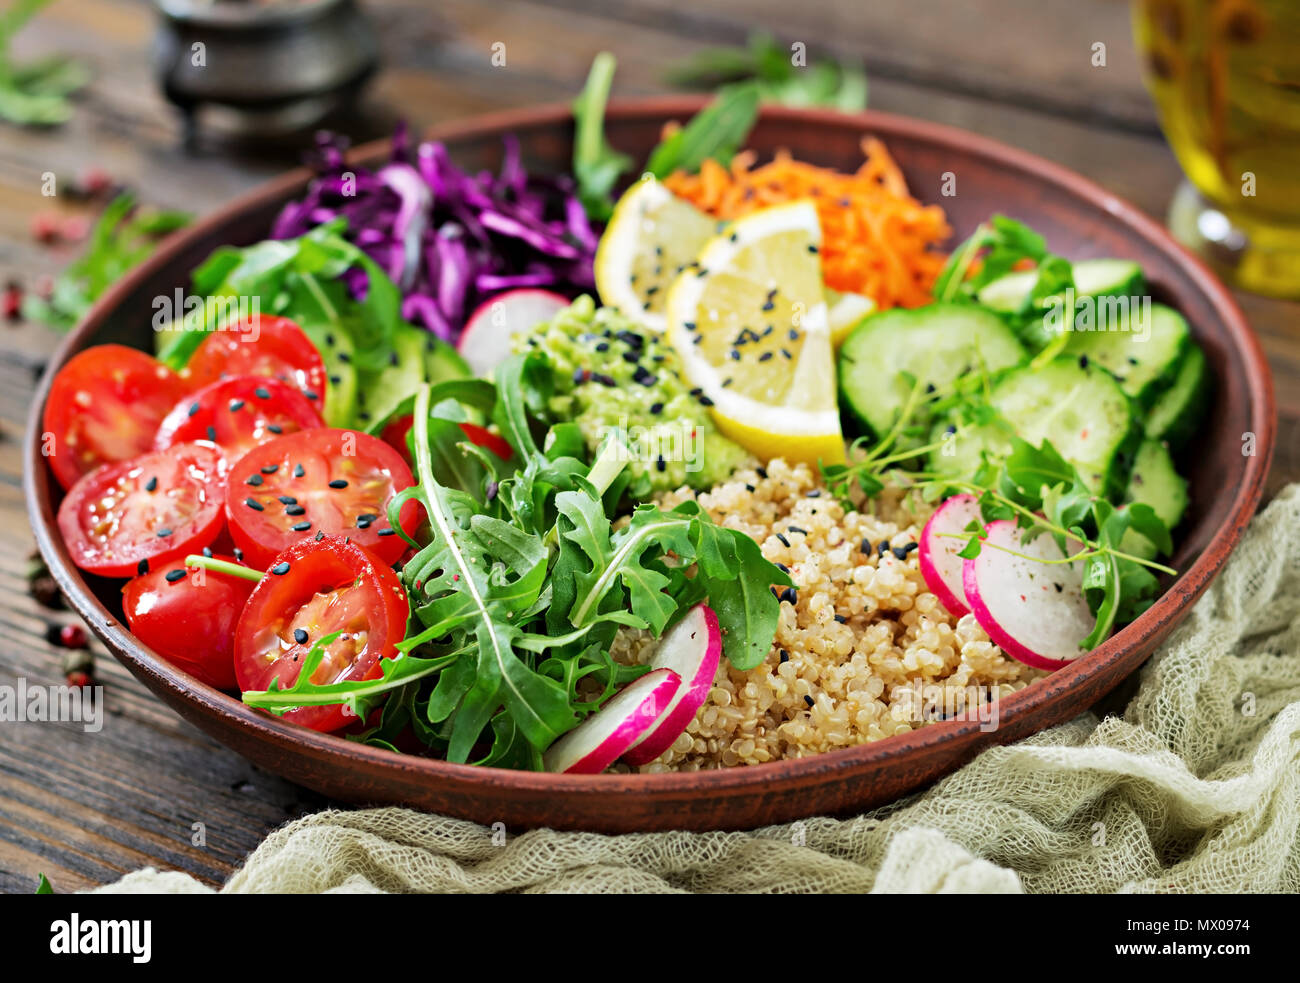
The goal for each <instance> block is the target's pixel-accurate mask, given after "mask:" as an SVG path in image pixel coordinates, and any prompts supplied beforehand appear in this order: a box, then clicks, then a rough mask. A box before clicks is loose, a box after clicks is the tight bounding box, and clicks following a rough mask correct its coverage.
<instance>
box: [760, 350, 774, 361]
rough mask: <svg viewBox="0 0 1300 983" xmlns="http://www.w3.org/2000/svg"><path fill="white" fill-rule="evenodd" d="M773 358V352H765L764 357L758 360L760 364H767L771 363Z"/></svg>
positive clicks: (761, 356)
mask: <svg viewBox="0 0 1300 983" xmlns="http://www.w3.org/2000/svg"><path fill="white" fill-rule="evenodd" d="M771 358H772V353H771V352H763V354H762V355H760V356H758V360H759V361H760V362H767V361H770V360H771Z"/></svg>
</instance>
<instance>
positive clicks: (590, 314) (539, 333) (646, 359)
mask: <svg viewBox="0 0 1300 983" xmlns="http://www.w3.org/2000/svg"><path fill="white" fill-rule="evenodd" d="M515 348H516V350H518V351H535V352H541V353H542V354H544V355H545V356H546V358H547V361H548V364H549V365H550V367H551V370H552V372H553V373H554V386H555V395H554V396H553V397H552V399H551V400H550V405H549V407H548V409H549V411H550V414H551V416H552V421H553V422H557V423H558V422H562V421H573V422H575V423H577V424H578V426H579V428H580V429H581V430H582V435H583V437H584V438H585V440H586V442H587V449H588V451H590V452H593V453H594V452H595V450H596V448H597V447H599V446H600V444H601V443H602V441H603V440H604V439H605V437H606V435H607V434H608V433H610V432H611V431H614V432H616V433H617V434H619V435H620V436H621V437H622V439H623V441H624V443H625V444H626V445H627V446H628V447H630V448H631V449H632V454H631V462H630V464H629V465H628V468H629V471H630V472H631V474H632V478H633V482H632V486H631V488H630V491H631V493H632V494H633V495H634V496H638V495H646V494H649V493H651V492H656V491H667V490H669V489H673V488H680V487H681V486H682V485H689V486H690V487H692V488H708V487H710V486H712V485H715V484H717V483H718V482H720V481H723V480H724V479H726V478H727V477H729V476H730V475H731V473H732V472H733V471H735V470H736V469H737V468H740V467H743V466H745V465H748V464H752V463H753V458H751V457H750V456H749V453H748V452H747V451H746V450H745V449H744V448H743V447H741V446H740V445H739V444H736V443H734V442H732V441H730V440H728V439H727V438H726V437H724V436H722V434H720V433H718V431H717V428H716V427H714V425H713V421H712V420H711V419H710V418H709V411H708V407H707V405H706V402H707V401H706V400H704V399H703V398H702V397H701V395H700V393H699V391H698V390H692V389H691V388H690V384H689V383H688V382H686V381H685V380H684V379H683V378H682V377H681V375H680V371H681V369H680V366H679V364H678V360H677V355H676V353H675V352H674V351H673V349H672V346H670V345H669V344H668V342H667V341H665V340H663V339H662V338H660V337H659V336H658V335H656V334H654V333H652V332H649V331H645V330H642V329H640V328H639V326H638V325H636V324H634V323H633V322H631V321H629V320H628V319H627V318H625V317H623V315H622V314H620V313H619V312H618V311H616V310H614V309H613V308H610V307H600V308H598V307H597V306H596V304H595V302H594V301H593V300H592V299H591V298H590V297H587V296H583V297H579V298H578V299H577V300H575V301H574V302H573V304H572V305H570V306H569V307H568V308H566V309H565V310H562V311H560V313H559V314H557V315H556V316H555V317H554V319H552V320H551V321H549V322H547V323H545V324H541V325H538V326H537V328H536V329H535V330H534V331H533V332H532V333H530V334H528V335H524V336H519V337H517V338H516V341H515Z"/></svg>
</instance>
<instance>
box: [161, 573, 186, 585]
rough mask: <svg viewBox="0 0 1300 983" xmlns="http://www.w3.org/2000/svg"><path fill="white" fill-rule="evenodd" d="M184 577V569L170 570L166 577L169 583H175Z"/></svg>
mask: <svg viewBox="0 0 1300 983" xmlns="http://www.w3.org/2000/svg"><path fill="white" fill-rule="evenodd" d="M184 577H185V571H184V570H168V571H167V573H166V575H165V577H164V579H165V580H166V581H167V583H169V584H174V583H176V581H178V580H182V579H183V578H184Z"/></svg>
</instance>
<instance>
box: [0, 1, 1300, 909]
mask: <svg viewBox="0 0 1300 983" xmlns="http://www.w3.org/2000/svg"><path fill="white" fill-rule="evenodd" d="M368 5H369V6H370V7H371V8H372V9H373V10H374V12H375V14H376V15H377V19H378V20H379V23H380V28H381V31H382V34H383V38H384V57H385V67H384V69H383V71H382V72H381V74H380V75H379V76H378V77H377V79H376V81H375V83H374V84H373V85H372V87H371V88H370V90H369V94H368V97H367V100H366V104H365V106H364V108H363V111H361V112H360V113H358V114H356V117H355V118H354V119H352V120H351V121H349V122H348V124H347V125H348V127H349V132H352V133H353V134H355V135H356V136H357V137H358V138H368V137H371V136H376V135H381V134H382V133H383V132H385V131H386V130H387V129H388V127H389V125H390V124H391V121H392V120H393V119H395V118H396V117H397V116H399V115H400V116H404V117H406V118H407V119H409V120H410V121H411V122H412V124H414V125H416V126H417V128H418V126H420V125H424V124H429V123H433V122H436V121H439V120H445V119H451V118H455V117H460V116H467V115H470V114H473V113H477V112H480V111H484V110H489V109H495V108H501V107H506V106H513V105H521V104H525V103H533V102H541V101H551V100H558V99H567V98H569V97H571V96H572V95H573V94H574V93H575V92H576V91H577V90H578V88H579V87H580V85H581V82H582V79H583V77H584V76H585V73H586V70H587V67H588V65H589V64H590V61H591V57H592V55H593V54H594V53H595V52H597V51H598V50H602V49H609V50H612V51H613V52H614V53H615V54H616V55H617V56H618V60H619V73H618V80H617V84H616V89H617V92H618V93H619V94H621V95H629V96H630V95H638V94H647V93H652V92H656V91H662V90H663V88H664V85H663V82H662V79H661V76H662V72H663V69H664V67H665V66H666V65H667V64H669V63H671V62H673V61H676V60H677V59H680V58H682V57H684V56H687V55H689V54H690V53H691V52H693V51H696V50H698V49H699V48H701V47H703V46H705V45H712V44H735V43H740V42H742V41H743V40H744V39H745V37H746V36H747V34H748V33H749V31H750V30H751V29H752V28H753V27H755V26H762V27H764V28H766V29H767V30H769V31H771V32H773V33H775V34H776V35H777V36H779V37H781V38H783V39H786V40H787V41H790V42H793V41H802V42H803V43H804V44H805V45H806V47H807V51H808V56H809V59H810V61H811V60H815V59H816V58H817V57H818V56H819V55H822V54H826V53H838V54H852V55H857V56H859V57H861V58H862V59H863V60H864V61H865V63H866V65H867V68H868V71H869V75H870V81H871V104H872V105H873V106H874V107H875V108H878V109H884V110H890V111H893V112H898V113H906V114H911V115H914V116H920V117H925V118H928V119H934V120H938V121H941V122H944V123H950V124H953V125H956V126H961V127H965V128H967V129H970V130H974V131H977V132H980V133H983V134H985V135H987V136H990V137H993V138H995V139H998V140H1003V141H1006V142H1007V143H1010V144H1014V145H1016V146H1019V147H1023V148H1025V149H1027V150H1030V151H1033V152H1035V153H1038V154H1041V155H1043V156H1045V157H1049V158H1052V159H1054V160H1057V161H1060V162H1061V163H1063V164H1066V165H1068V166H1070V167H1072V168H1074V169H1076V170H1078V171H1080V172H1082V173H1083V174H1085V175H1087V176H1089V177H1091V178H1093V179H1095V180H1097V181H1099V182H1100V183H1101V184H1103V185H1105V186H1107V187H1108V188H1110V189H1111V190H1113V191H1115V192H1116V193H1118V194H1120V195H1122V196H1123V197H1125V198H1128V199H1129V200H1131V201H1133V202H1135V203H1136V204H1137V205H1138V206H1140V207H1142V208H1144V209H1146V210H1147V211H1148V212H1150V213H1151V214H1153V215H1157V216H1161V215H1163V214H1164V209H1165V207H1166V204H1167V202H1168V199H1169V197H1170V194H1171V192H1172V190H1173V188H1174V187H1175V185H1176V183H1177V182H1178V180H1179V171H1178V167H1177V165H1176V163H1175V161H1174V159H1173V157H1172V155H1171V154H1170V152H1169V150H1168V148H1167V147H1166V145H1165V143H1164V141H1163V140H1162V138H1161V136H1160V133H1159V130H1158V129H1157V127H1156V123H1155V119H1154V115H1153V113H1152V110H1151V107H1150V104H1149V103H1148V101H1147V98H1146V95H1145V93H1144V92H1143V90H1142V87H1141V82H1140V78H1139V73H1138V67H1137V65H1136V61H1135V57H1134V51H1133V45H1132V41H1131V36H1130V28H1129V21H1128V8H1127V4H1125V3H1122V2H1118V0H1110V2H1098V0H1094V2H1086V3H1084V2H1070V3H1067V2H1065V0H1055V2H1052V3H1042V2H1041V0H985V2H981V3H978V4H974V3H966V2H962V0H946V2H939V0H872V2H870V3H863V2H861V0H840V2H816V0H804V2H802V3H798V4H791V3H788V2H787V0H750V2H746V3H737V2H729V0H695V2H693V3H691V4H689V5H683V4H681V3H680V2H676V0H554V2H545V0H493V2H491V3H490V4H489V3H486V2H481V3H480V2H474V0H437V2H436V3H431V2H429V0H370V2H369V4H368ZM683 8H685V9H683ZM152 29H153V14H152V10H151V7H150V5H149V4H148V3H147V2H145V0H57V2H55V3H54V4H53V5H52V6H51V7H50V8H48V9H47V10H46V11H45V12H44V13H43V14H42V15H41V16H40V18H39V19H38V20H37V21H36V22H34V23H33V24H32V25H31V26H30V27H29V28H28V30H27V31H26V32H25V33H24V34H23V35H21V36H20V39H19V53H20V54H28V53H30V54H40V53H44V52H47V51H63V52H67V53H71V54H74V55H76V56H78V57H80V58H81V59H83V60H84V61H85V62H86V63H87V64H88V65H90V66H92V67H93V69H94V72H95V81H94V83H93V84H92V86H91V88H90V89H89V91H88V92H87V93H86V94H85V96H84V97H83V98H82V99H81V100H80V102H79V104H78V109H77V113H76V117H75V119H74V120H73V121H72V122H70V123H69V124H67V125H66V126H63V127H61V128H58V129H55V130H49V131H32V130H17V129H14V128H12V127H7V126H0V283H2V282H4V281H6V280H8V279H10V278H16V279H19V280H21V281H23V282H25V283H29V284H30V283H32V282H33V281H34V279H35V277H36V276H37V275H38V274H40V273H42V272H53V271H55V270H57V269H58V268H59V267H60V266H61V265H62V264H63V263H64V262H66V259H67V256H66V254H64V255H60V254H57V253H51V252H49V251H48V250H45V249H42V248H41V247H39V246H38V245H37V244H36V243H35V242H34V241H33V240H32V239H31V237H30V234H29V231H28V227H29V222H30V219H31V217H32V216H33V215H34V214H36V213H38V212H41V211H45V210H48V209H50V208H51V207H54V208H57V209H61V210H62V209H65V208H66V209H67V210H69V211H71V210H73V209H75V208H76V207H77V206H75V205H73V204H71V203H68V204H66V205H65V200H66V199H64V198H56V199H55V200H54V201H53V202H52V201H51V200H50V199H48V198H43V197H42V196H41V180H42V177H41V176H42V174H43V172H46V171H54V172H56V173H57V174H58V175H60V176H61V177H71V176H75V175H76V174H77V173H79V172H80V171H81V170H82V169H83V168H85V167H87V166H89V165H91V164H95V165H99V166H102V167H104V168H106V169H107V170H108V171H109V172H110V173H111V174H112V175H113V176H114V177H115V178H117V179H119V180H121V181H123V182H125V183H127V184H129V185H131V186H133V187H135V188H137V189H139V191H140V193H141V195H142V197H143V198H144V199H145V200H146V201H148V202H150V203H152V204H157V205H165V206H171V207H180V208H185V209H189V210H191V211H195V212H203V211H206V210H208V209H211V208H213V207H215V206H216V205H218V204H219V203H221V202H223V201H225V200H226V199H228V198H229V197H230V196H232V195H234V194H235V193H237V192H239V191H242V190H245V189H247V188H249V187H251V186H252V185H255V184H257V183H258V182H259V181H261V180H263V179H264V178H266V177H268V176H270V175H272V174H274V173H276V172H278V171H280V170H283V169H284V168H285V167H286V166H289V165H291V164H293V163H294V162H295V161H296V158H297V154H298V152H299V148H300V147H301V145H302V140H301V139H299V140H297V141H277V142H266V141H264V142H261V143H252V144H250V143H247V142H245V143H237V142H232V141H229V140H217V139H211V140H208V141H207V142H206V143H205V144H204V145H203V146H202V147H201V148H200V149H199V150H198V151H196V152H187V151H185V150H184V149H183V148H182V147H181V146H180V141H179V139H178V138H179V134H180V127H179V125H178V121H177V119H176V118H175V116H174V115H173V113H172V112H171V111H170V109H169V107H168V106H167V105H166V104H165V103H164V102H163V101H162V99H161V97H160V96H159V94H158V92H157V90H156V89H155V86H154V84H153V80H152V77H151V74H150V70H149V67H148V58H147V51H148V41H149V37H150V35H151V32H152ZM498 41H499V42H503V43H504V44H505V54H506V64H505V66H503V67H499V66H494V64H493V62H492V60H491V54H492V50H493V45H494V43H495V42H498ZM1096 42H1101V43H1103V44H1104V45H1105V46H1106V65H1105V66H1104V67H1094V66H1093V65H1092V54H1093V50H1094V49H1093V45H1094V44H1095V43H1096ZM65 186H66V185H65ZM918 193H919V194H921V195H922V196H923V197H924V196H925V195H926V191H925V189H918ZM1239 300H1240V302H1241V304H1242V307H1243V308H1244V309H1245V311H1246V314H1247V316H1248V317H1249V319H1250V321H1251V323H1252V324H1253V325H1254V327H1255V329H1256V330H1257V331H1258V332H1259V335H1260V337H1261V339H1262V341H1263V343H1264V346H1265V348H1266V350H1267V352H1268V355H1269V358H1270V361H1271V362H1272V366H1273V371H1274V374H1275V383H1276V387H1277V396H1278V405H1279V409H1280V413H1281V426H1280V431H1279V436H1278V447H1277V457H1276V462H1275V465H1274V468H1273V472H1272V476H1271V481H1270V493H1271V492H1274V491H1276V490H1277V489H1278V488H1280V487H1281V486H1282V485H1284V484H1285V483H1287V482H1290V481H1295V480H1297V479H1300V328H1297V326H1296V325H1297V324H1300V305H1298V304H1294V303H1286V302H1282V301H1276V300H1269V299H1265V298H1262V297H1255V296H1251V295H1247V294H1241V295H1239ZM57 341H58V339H57V337H55V336H54V335H52V334H50V333H49V332H47V331H45V330H44V329H42V328H39V327H36V326H31V325H19V326H11V327H3V328H0V349H2V352H0V516H3V519H4V521H3V522H0V625H2V626H3V627H2V629H0V684H9V685H12V684H13V683H14V681H15V679H16V678H17V677H25V678H27V679H28V680H29V681H30V682H32V683H39V684H50V683H58V682H60V681H61V675H62V673H61V669H60V659H61V652H60V650H58V649H56V648H55V647H53V646H51V645H49V644H48V643H47V642H46V640H45V639H46V636H45V632H46V628H47V626H48V624H49V623H50V622H51V621H52V620H53V621H68V620H71V616H70V615H67V614H52V613H51V612H49V611H47V610H45V609H43V608H41V607H40V606H39V605H37V604H36V603H35V602H34V601H33V600H32V599H31V598H30V597H28V595H27V593H26V590H25V580H24V567H25V564H26V556H27V554H28V551H29V550H30V548H31V537H30V531H29V529H28V527H27V521H26V516H25V512H24V506H23V500H22V492H21V475H20V467H21V465H20V463H19V461H20V454H19V448H20V440H21V434H22V431H23V427H24V423H25V419H26V414H27V410H28V406H29V403H30V401H31V395H32V390H33V385H34V382H35V377H36V374H37V373H38V372H39V369H40V367H41V365H42V362H43V360H44V359H45V358H46V357H47V356H48V355H49V353H50V352H51V351H52V350H53V348H54V346H55V344H56V343H57ZM98 675H99V678H100V680H101V681H102V682H103V683H104V684H105V686H106V691H107V700H108V719H107V722H106V724H105V726H104V729H103V731H102V732H101V733H99V734H97V735H89V734H84V733H82V731H81V730H80V728H78V727H77V726H75V725H71V724H67V725H65V724H30V723H28V724H16V723H11V724H6V725H4V727H3V730H0V890H5V891H15V892H26V891H30V890H32V888H33V886H34V884H35V880H36V876H37V873H38V872H44V873H45V874H46V875H47V876H48V877H49V878H50V879H51V881H52V882H53V883H54V885H55V887H56V889H58V890H65V891H70V890H75V889H78V888H85V887H90V886H94V885H97V884H102V883H104V882H106V881H110V880H113V879H116V878H117V877H120V876H121V875H122V874H124V873H126V872H127V871H130V870H133V869H136V868H138V867H141V866H144V865H148V864H153V865H160V866H163V867H172V868H181V869H184V870H187V871H190V872H191V873H193V874H195V875H196V876H197V877H199V878H200V879H202V880H204V881H206V882H209V883H214V884H215V883H219V882H220V881H221V880H222V879H223V878H224V877H225V876H226V875H227V874H229V872H230V871H231V870H232V868H233V867H234V866H235V865H236V864H237V863H238V862H239V861H240V859H241V858H242V857H243V856H245V855H246V854H247V853H248V852H249V851H250V850H251V849H253V848H254V847H255V846H256V845H257V844H258V842H259V841H260V840H261V839H262V838H263V837H264V836H265V835H266V834H267V833H268V832H269V831H270V830H272V829H273V828H275V827H276V826H278V825H279V824H281V823H283V822H284V821H285V820H287V819H290V818H292V817H293V816H295V815H297V814H300V813H302V812H304V811H314V810H316V809H319V808H321V807H322V806H323V805H325V804H326V803H325V802H324V800H322V799H321V798H320V797H318V796H315V795H314V794H313V793H310V792H308V791H306V790H303V789H300V788H297V787H295V786H294V785H292V784H290V783H288V782H285V781H282V780H280V779H278V778H275V777H273V776H270V775H267V774H264V773H261V772H259V771H258V770H257V769H255V768H253V767H252V766H251V765H249V764H248V763H247V762H245V761H244V760H243V759H241V758H239V757H238V756H236V755H235V754H233V753H232V752H230V751H227V750H226V749H224V748H223V747H220V746H219V745H216V744H214V743H213V742H212V741H211V740H209V739H208V738H207V737H205V736H204V735H202V734H201V733H199V732H198V731H196V730H195V729H193V728H192V727H190V726H189V725H187V724H184V723H182V722H181V721H180V720H179V719H178V718H177V717H176V716H174V715H173V714H172V713H170V712H169V711H167V710H166V709H164V708H163V707H162V706H161V704H159V703H158V702H157V701H156V700H154V699H153V697H152V696H150V695H149V694H148V693H147V692H146V691H145V690H144V689H143V688H142V687H141V686H140V685H139V684H138V683H136V682H135V680H134V679H132V678H131V677H130V676H129V675H128V674H127V673H126V671H125V670H124V669H123V668H122V667H121V666H119V665H118V664H117V663H116V662H115V661H114V660H112V659H111V658H109V657H107V656H106V655H104V656H102V657H101V658H100V659H99V661H98ZM195 823H201V824H203V830H204V834H205V839H206V842H205V843H204V844H203V845H197V846H196V845H194V843H193V842H192V840H193V839H194V825H193V824H195Z"/></svg>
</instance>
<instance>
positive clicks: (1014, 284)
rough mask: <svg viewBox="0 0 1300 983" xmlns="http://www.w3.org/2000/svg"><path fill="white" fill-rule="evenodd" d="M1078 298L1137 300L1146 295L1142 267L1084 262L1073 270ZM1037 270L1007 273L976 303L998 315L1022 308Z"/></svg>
mask: <svg viewBox="0 0 1300 983" xmlns="http://www.w3.org/2000/svg"><path fill="white" fill-rule="evenodd" d="M1070 275H1071V276H1072V277H1073V278H1074V295H1075V297H1134V296H1140V295H1142V294H1145V293H1146V278H1145V277H1144V276H1143V275H1142V267H1141V266H1139V265H1138V264H1137V263H1135V262H1133V261H1132V260H1129V259H1083V260H1080V261H1079V262H1077V263H1074V264H1073V265H1071V267H1070ZM1037 279H1038V272H1037V271H1036V270H1025V271H1023V272H1020V273H1008V274H1007V275H1006V276H1002V277H999V278H998V279H996V280H994V281H993V282H992V283H989V284H987V285H985V287H984V289H983V290H981V291H980V292H979V295H978V297H977V299H978V300H979V302H980V303H981V304H983V305H985V306H986V307H991V308H993V309H994V310H995V311H1002V312H1004V313H1009V312H1011V311H1017V310H1019V309H1020V305H1021V304H1023V303H1024V302H1025V298H1026V297H1028V296H1029V291H1031V290H1032V289H1033V288H1034V281H1035V280H1037Z"/></svg>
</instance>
